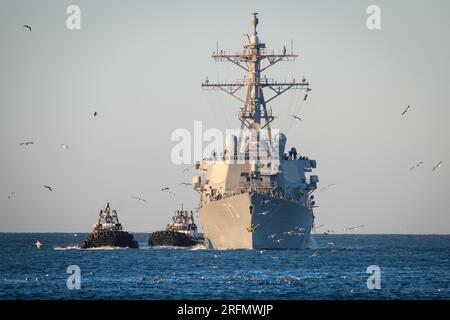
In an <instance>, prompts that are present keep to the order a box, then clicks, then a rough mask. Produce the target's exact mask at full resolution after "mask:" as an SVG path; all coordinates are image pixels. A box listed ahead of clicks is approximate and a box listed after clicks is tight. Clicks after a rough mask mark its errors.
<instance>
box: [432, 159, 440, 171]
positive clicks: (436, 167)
mask: <svg viewBox="0 0 450 320" xmlns="http://www.w3.org/2000/svg"><path fill="white" fill-rule="evenodd" d="M441 166H442V161H439V162H438V164H437V165H435V166H434V167H433V171H435V170H436V169H438V168H440V167H441Z"/></svg>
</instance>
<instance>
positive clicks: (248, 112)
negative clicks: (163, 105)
mask: <svg viewBox="0 0 450 320" xmlns="http://www.w3.org/2000/svg"><path fill="white" fill-rule="evenodd" d="M251 16H252V19H251V22H252V27H253V34H252V35H250V36H248V42H247V43H246V44H245V45H244V49H243V51H242V52H241V53H237V54H226V53H225V52H223V51H222V50H221V51H220V52H219V49H218V45H217V52H215V53H213V55H212V57H213V58H214V60H216V61H229V62H231V63H233V64H235V65H236V66H238V67H240V68H241V69H243V70H245V71H246V72H247V74H248V77H247V78H245V77H244V79H241V80H238V81H235V82H232V83H227V82H223V83H211V82H210V81H205V82H204V83H202V88H204V89H211V90H221V91H223V92H225V93H227V94H229V95H230V96H232V97H233V98H235V99H237V100H239V101H240V102H241V103H242V104H243V107H242V108H241V111H240V112H239V113H238V118H239V121H240V122H241V129H243V128H244V127H246V128H248V129H255V130H257V131H258V132H259V131H261V130H263V129H264V128H266V127H267V131H268V138H269V140H271V133H270V123H271V122H273V120H274V119H275V117H274V116H273V115H272V113H271V112H270V113H269V112H268V108H267V104H268V103H269V102H271V101H272V100H273V99H275V98H277V97H279V96H280V95H282V94H283V93H284V92H286V91H287V90H289V89H306V88H307V87H308V86H309V83H308V82H307V81H306V80H305V81H302V82H296V81H295V79H293V80H292V81H290V82H277V81H275V80H274V79H268V78H267V77H266V76H264V78H263V80H261V74H262V73H263V72H264V71H266V70H267V69H269V68H270V67H272V66H274V65H275V64H276V63H278V62H280V61H294V60H295V58H297V57H298V55H297V54H294V44H293V41H292V40H291V53H286V52H285V51H286V50H283V53H282V54H276V53H275V52H273V50H272V51H268V50H267V49H266V44H265V43H262V42H260V39H259V37H258V33H257V31H256V29H257V26H258V24H259V19H258V13H256V12H253V13H252V14H251ZM243 88H246V89H247V90H246V91H247V92H246V95H245V98H244V97H241V96H239V95H238V93H239V92H241V91H240V90H241V89H243ZM263 89H269V90H267V91H268V92H269V93H271V96H268V97H267V98H266V97H265V95H264V92H263ZM262 122H263V123H262Z"/></svg>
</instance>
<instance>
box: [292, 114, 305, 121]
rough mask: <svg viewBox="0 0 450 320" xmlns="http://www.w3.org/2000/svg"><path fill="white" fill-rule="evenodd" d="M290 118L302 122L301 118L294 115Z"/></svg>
mask: <svg viewBox="0 0 450 320" xmlns="http://www.w3.org/2000/svg"><path fill="white" fill-rule="evenodd" d="M292 118H294V119H297V120H300V121H303V120H302V118H300V117H297V116H296V115H292Z"/></svg>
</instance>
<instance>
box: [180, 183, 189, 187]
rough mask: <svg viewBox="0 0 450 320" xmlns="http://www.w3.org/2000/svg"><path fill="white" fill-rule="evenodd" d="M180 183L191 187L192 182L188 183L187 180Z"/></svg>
mask: <svg viewBox="0 0 450 320" xmlns="http://www.w3.org/2000/svg"><path fill="white" fill-rule="evenodd" d="M180 185H182V186H185V187H191V186H192V184H190V183H188V182H181V183H180Z"/></svg>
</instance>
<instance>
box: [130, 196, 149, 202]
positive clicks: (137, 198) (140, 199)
mask: <svg viewBox="0 0 450 320" xmlns="http://www.w3.org/2000/svg"><path fill="white" fill-rule="evenodd" d="M131 198H132V199H136V200H138V201H142V202H147V200H145V199H143V198H141V197H137V196H132V197H131Z"/></svg>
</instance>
